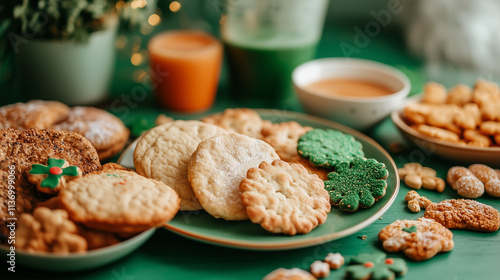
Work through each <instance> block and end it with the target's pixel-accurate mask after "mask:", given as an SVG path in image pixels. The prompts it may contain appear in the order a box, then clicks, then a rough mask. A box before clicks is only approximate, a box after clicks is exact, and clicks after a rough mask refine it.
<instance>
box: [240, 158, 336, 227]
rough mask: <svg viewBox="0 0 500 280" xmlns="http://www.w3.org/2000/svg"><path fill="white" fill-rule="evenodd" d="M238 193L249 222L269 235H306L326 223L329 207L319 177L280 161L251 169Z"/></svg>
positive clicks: (328, 198) (304, 169)
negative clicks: (260, 227) (269, 233)
mask: <svg viewBox="0 0 500 280" xmlns="http://www.w3.org/2000/svg"><path fill="white" fill-rule="evenodd" d="M240 191H241V201H242V202H243V204H244V205H245V206H246V212H247V215H248V217H249V218H250V220H251V221H252V222H253V223H257V224H260V225H261V226H262V228H264V229H265V230H267V231H269V232H272V233H284V234H288V235H295V234H297V233H302V234H304V233H308V232H310V231H311V230H313V229H314V228H316V227H317V226H318V225H320V224H322V223H324V222H325V221H326V218H327V214H328V213H329V212H330V208H331V206H330V196H329V195H328V192H327V191H326V190H325V188H324V185H323V181H322V180H321V179H320V178H318V176H316V175H311V174H309V173H308V172H307V169H306V168H305V167H304V166H302V165H300V164H295V163H293V164H289V163H287V162H285V161H282V160H275V161H273V162H272V164H270V163H268V162H265V161H264V162H262V163H261V164H260V165H259V167H258V168H250V170H248V173H247V178H246V179H244V180H243V181H242V182H241V184H240Z"/></svg>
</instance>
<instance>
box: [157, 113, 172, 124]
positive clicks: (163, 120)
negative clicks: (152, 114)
mask: <svg viewBox="0 0 500 280" xmlns="http://www.w3.org/2000/svg"><path fill="white" fill-rule="evenodd" d="M173 121H174V119H173V118H171V117H169V116H167V115H165V114H159V115H158V117H156V120H155V126H159V125H162V124H166V123H169V122H173Z"/></svg>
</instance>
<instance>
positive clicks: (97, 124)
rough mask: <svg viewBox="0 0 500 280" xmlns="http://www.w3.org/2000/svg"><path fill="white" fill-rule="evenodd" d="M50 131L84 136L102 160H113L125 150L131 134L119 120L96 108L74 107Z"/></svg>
mask: <svg viewBox="0 0 500 280" xmlns="http://www.w3.org/2000/svg"><path fill="white" fill-rule="evenodd" d="M50 129H53V130H63V131H72V132H76V133H78V134H81V135H83V136H84V137H85V138H87V139H88V140H89V141H90V143H92V145H93V146H94V148H95V149H96V150H97V153H98V154H99V159H100V160H105V159H108V158H111V157H113V156H115V155H116V154H117V153H119V152H120V151H121V150H123V147H125V144H126V143H127V140H128V137H129V134H130V133H129V130H128V129H127V128H126V127H125V125H124V124H123V122H122V121H121V120H120V119H119V118H117V117H116V116H114V115H112V114H111V113H108V112H106V111H104V110H101V109H98V108H94V107H73V108H71V109H70V110H69V111H68V112H67V115H66V117H65V118H64V120H62V121H60V122H58V123H56V124H54V125H53V126H52V127H51V128H50Z"/></svg>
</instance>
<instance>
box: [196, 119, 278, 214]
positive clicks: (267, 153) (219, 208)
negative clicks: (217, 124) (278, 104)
mask: <svg viewBox="0 0 500 280" xmlns="http://www.w3.org/2000/svg"><path fill="white" fill-rule="evenodd" d="M206 125H208V124H206ZM276 159H279V156H278V155H277V154H276V152H275V151H274V149H273V147H271V146H270V145H269V144H267V143H266V142H264V141H262V140H258V139H254V138H250V137H248V136H245V135H243V134H237V133H229V134H222V135H218V136H214V137H211V138H208V139H206V140H203V141H201V143H200V144H199V145H198V148H197V149H196V151H195V152H194V153H193V155H192V156H191V160H190V161H189V165H188V179H189V182H190V183H191V186H192V187H193V191H194V194H195V195H196V197H197V198H198V200H199V201H200V204H201V205H202V206H203V209H205V211H207V212H208V213H209V214H210V215H212V216H214V217H216V218H222V219H225V220H246V219H248V216H247V211H246V210H245V205H244V204H243V202H242V199H241V191H240V183H241V181H242V180H243V179H245V177H246V176H247V171H248V170H249V169H250V168H252V167H258V166H259V164H261V162H263V161H267V162H272V161H274V160H276Z"/></svg>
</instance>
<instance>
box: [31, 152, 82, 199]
mask: <svg viewBox="0 0 500 280" xmlns="http://www.w3.org/2000/svg"><path fill="white" fill-rule="evenodd" d="M68 176H69V177H72V178H71V179H73V178H77V177H81V176H82V172H81V171H80V170H79V169H78V167H76V166H69V164H68V162H67V161H66V160H64V159H54V158H49V159H48V160H47V165H42V164H33V165H32V166H31V170H30V171H29V172H28V181H29V182H30V183H32V184H35V185H36V186H37V189H38V191H40V192H43V193H48V194H54V193H58V192H59V191H60V190H61V188H62V187H64V185H65V184H66V179H65V177H68Z"/></svg>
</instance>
